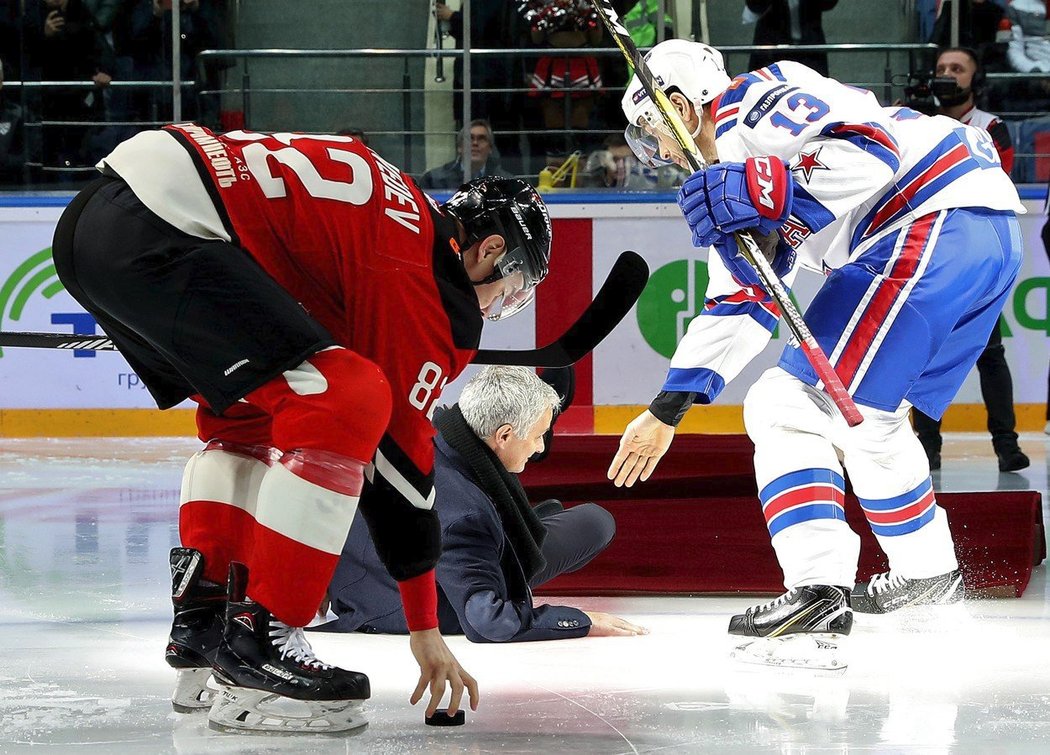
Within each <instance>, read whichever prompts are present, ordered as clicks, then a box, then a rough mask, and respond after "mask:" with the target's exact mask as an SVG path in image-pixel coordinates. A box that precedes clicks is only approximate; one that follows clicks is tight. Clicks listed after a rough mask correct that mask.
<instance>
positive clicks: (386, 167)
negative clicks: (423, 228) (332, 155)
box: [372, 152, 419, 233]
mask: <svg viewBox="0 0 1050 755" xmlns="http://www.w3.org/2000/svg"><path fill="white" fill-rule="evenodd" d="M372 156H373V158H374V159H375V161H376V167H377V168H379V175H380V176H381V177H382V179H383V198H384V199H385V200H386V202H384V206H383V212H384V213H385V214H386V216H387V217H388V218H391V219H393V220H396V221H397V222H398V223H400V224H401V225H403V226H404V227H405V228H407V229H409V230H410V231H412V232H413V233H419V205H418V204H416V200H415V197H413V196H412V190H411V189H409V188H408V184H406V183H405V179H404V176H402V175H401V171H400V170H398V169H397V168H395V167H394V166H393V165H391V164H390V163H388V162H387V161H386V160H384V159H383V158H382V157H380V156H379V155H377V154H376V153H375V152H373V153H372ZM391 200H393V201H391ZM395 205H404V206H406V207H409V208H411V209H401V207H400V206H395Z"/></svg>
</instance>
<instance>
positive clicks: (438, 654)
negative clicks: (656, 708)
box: [409, 629, 481, 716]
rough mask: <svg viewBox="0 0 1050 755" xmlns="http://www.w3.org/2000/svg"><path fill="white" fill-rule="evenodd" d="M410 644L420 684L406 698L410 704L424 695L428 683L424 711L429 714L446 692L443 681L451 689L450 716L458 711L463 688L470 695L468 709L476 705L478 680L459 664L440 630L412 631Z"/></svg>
mask: <svg viewBox="0 0 1050 755" xmlns="http://www.w3.org/2000/svg"><path fill="white" fill-rule="evenodd" d="M409 645H410V646H411V648H412V655H414V656H415V657H416V663H418V664H419V684H417V685H416V689H415V691H414V692H413V693H412V697H411V698H410V700H409V702H411V703H412V704H413V705H415V704H416V703H418V702H419V701H420V700H421V699H423V695H424V693H425V692H426V690H427V687H430V702H429V703H428V704H427V710H426V715H427V716H432V715H434V712H435V711H436V710H437V709H438V706H439V705H440V704H441V698H442V697H444V696H445V685H446V684H448V685H449V687H451V690H452V697H451V699H450V700H449V705H448V714H449V715H450V716H454V715H456V713H457V712H458V711H459V706H460V703H461V702H462V700H463V690H464V689H465V690H466V691H467V694H468V695H469V697H470V709H471V710H477V709H478V702H479V701H480V700H481V697H480V695H479V694H478V683H477V682H476V681H474V677H472V676H471V675H470V674H468V673H467V672H466V671H464V670H463V667H462V666H460V665H459V661H457V660H456V656H454V655H452V651H451V650H449V649H448V645H446V644H445V639H444V638H443V637H442V636H441V632H439V631H438V630H437V629H424V630H421V631H416V632H411V633H410V634H409Z"/></svg>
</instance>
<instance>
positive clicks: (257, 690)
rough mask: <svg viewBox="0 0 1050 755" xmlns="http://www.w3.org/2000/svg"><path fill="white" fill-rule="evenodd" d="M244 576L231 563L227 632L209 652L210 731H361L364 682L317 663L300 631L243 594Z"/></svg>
mask: <svg viewBox="0 0 1050 755" xmlns="http://www.w3.org/2000/svg"><path fill="white" fill-rule="evenodd" d="M247 582H248V570H247V568H245V566H244V565H243V564H237V563H234V564H231V565H230V584H229V600H228V603H227V609H226V630H225V632H224V634H223V638H222V642H220V643H219V648H218V650H217V651H216V653H215V660H214V670H215V679H216V681H217V682H218V683H219V688H220V693H219V695H218V696H217V697H216V700H215V704H214V705H212V708H211V712H210V713H209V714H208V720H209V724H210V725H211V727H212V728H216V729H230V730H237V731H245V730H248V731H264V732H284V733H288V732H342V731H348V730H350V729H356V728H358V727H360V726H364V725H365V723H367V722H366V720H365V718H364V715H363V712H362V702H363V701H364V700H367V699H368V698H369V696H370V694H371V692H370V689H369V684H368V677H367V676H365V675H364V674H360V673H357V672H356V671H345V670H343V669H341V668H337V667H335V666H330V665H328V664H326V663H322V662H321V661H319V660H317V658H316V656H314V653H313V650H312V649H311V647H310V643H309V642H307V640H306V636H305V634H304V633H303V630H302V629H301V628H298V627H290V626H288V625H287V624H284V623H282V622H280V621H278V620H277V619H276V618H274V617H273V616H272V615H271V614H270V612H269V611H267V610H266V608H264V607H263V606H261V605H260V604H258V603H255V602H254V601H252V600H251V599H249V598H247V597H246V596H245V587H246V585H247Z"/></svg>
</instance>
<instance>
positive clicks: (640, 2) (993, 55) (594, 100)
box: [0, 0, 1050, 189]
mask: <svg viewBox="0 0 1050 755" xmlns="http://www.w3.org/2000/svg"><path fill="white" fill-rule="evenodd" d="M175 1H176V2H178V4H179V10H180V13H179V24H180V38H181V58H180V62H179V67H180V72H179V73H180V76H181V77H182V79H183V80H187V81H194V82H195V88H194V89H193V90H189V89H187V90H185V91H184V96H183V98H182V118H183V119H184V120H196V121H199V122H202V123H204V124H205V125H208V126H211V127H215V128H219V127H221V123H220V115H219V105H218V103H219V99H218V97H215V96H211V97H198V96H197V93H198V92H200V91H202V90H207V91H215V90H218V89H221V81H222V69H221V68H220V67H219V65H218V64H214V63H211V64H209V65H207V66H199V65H198V62H199V61H198V60H197V53H198V52H200V51H201V50H203V49H206V48H222V47H232V46H233V44H232V38H231V32H230V25H229V23H228V13H227V10H228V9H227V0H175ZM953 2H956V3H959V4H960V8H959V11H960V19H961V22H960V25H959V34H960V40H961V44H963V45H966V46H969V47H972V48H974V49H975V50H976V51H977V53H978V56H979V57H980V58H981V60H982V63H983V68H984V70H986V71H989V72H998V71H1016V72H1023V73H1028V74H1033V75H1034V77H1033V78H1030V79H1026V80H1021V81H1014V80H1011V81H1009V82H998V83H997V84H996V85H995V86H986V87H985V88H984V91H983V92H982V95H981V97H982V98H981V103H980V104H982V105H983V106H984V107H985V108H986V109H988V110H990V111H993V112H1005V113H1007V114H1008V115H1007V116H1006V118H1007V120H1008V121H1009V120H1010V115H1009V114H1010V113H1017V114H1019V117H1018V118H1016V119H1015V121H1014V122H1013V123H1011V124H1010V125H1011V128H1012V131H1013V133H1014V134H1015V137H1018V138H1017V139H1016V140H1017V141H1019V142H1026V140H1027V141H1033V140H1035V139H1038V138H1040V137H1039V134H1042V132H1043V131H1046V133H1047V135H1050V128H1046V129H1043V128H1042V127H1041V126H1040V125H1039V124H1038V123H1036V124H1035V125H1034V126H1032V127H1029V126H1028V125H1026V124H1028V121H1029V120H1031V119H1032V116H1034V115H1037V114H1042V113H1043V112H1045V111H1050V78H1045V79H1044V78H1040V77H1039V76H1040V75H1041V74H1044V73H1046V74H1050V40H1048V39H1047V37H1046V3H1045V2H1044V0H1012V2H1010V3H1009V4H1007V3H1006V0H919V2H917V3H916V8H917V12H918V14H919V15H918V19H917V26H918V29H919V37H920V41H929V42H934V43H936V44H938V45H939V46H945V45H947V44H948V41H949V39H950V34H951V28H950V27H951V24H950V22H949V21H950V17H951V8H952V4H953ZM171 4H172V0H0V185H11V184H19V183H25V184H35V183H49V182H54V181H75V180H82V179H83V178H85V177H86V176H88V175H90V171H91V166H92V165H93V163H94V162H95V161H96V160H97V159H98V158H99V157H101V156H102V155H104V154H106V152H108V151H109V150H110V149H112V148H113V146H114V145H116V144H117V143H119V142H120V141H122V140H123V139H125V138H127V137H129V136H130V135H132V134H133V133H135V132H136V131H138V130H142V129H144V128H152V127H155V126H156V125H159V124H162V123H164V122H166V121H168V120H170V119H171V117H172V107H171V99H172V96H171V95H172V90H171V85H170V84H165V83H162V82H168V81H170V80H171V77H172V70H171V60H172V56H171V37H172V33H171V32H172V30H171V24H172V16H173V14H172V9H171ZM612 4H613V6H614V7H615V8H616V10H617V11H618V12H619V14H620V16H621V18H622V20H623V22H624V24H625V26H626V27H627V28H628V30H629V31H630V32H631V34H632V36H633V37H634V39H635V41H636V43H637V44H638V45H639V47H641V48H643V49H644V48H646V47H648V46H651V45H653V44H655V43H656V41H657V40H658V39H659V38H661V37H663V38H668V37H673V36H675V34H676V31H678V30H676V28H675V24H674V21H673V19H672V17H671V16H670V15H667V14H666V10H667V9H668V8H670V6H671V5H673V4H672V3H670V2H665V3H663V6H664V10H665V15H664V16H663V18H661V17H660V8H661V4H660V3H659V2H658V0H613V3H612ZM837 5H838V2H837V0H746V1H745V3H744V7H743V13H742V18H741V23H743V24H746V25H753V35H752V38H753V42H754V44H756V45H758V44H788V45H791V44H803V45H814V44H818V45H819V44H824V43H825V42H826V38H825V34H824V31H823V17H824V15H825V14H827V13H829V12H835V9H836V6H837ZM433 8H434V15H435V17H436V21H437V22H438V24H439V29H441V30H444V32H445V33H446V34H447V35H448V36H451V38H452V46H454V47H461V46H462V44H463V39H464V24H463V16H462V14H461V13H460V12H459V11H458V10H454V9H453V8H451V7H449V6H447V5H445V4H444V3H443V2H440V1H437V2H435V4H434V6H433ZM612 46H613V45H612V42H611V40H610V39H609V37H608V35H607V33H606V32H605V30H604V28H603V27H602V24H601V23H600V21H599V19H598V17H597V16H596V14H595V12H594V9H593V7H592V6H591V4H590V3H589V2H588V0H513V1H508V0H472V3H471V25H470V47H471V48H472V49H497V50H500V49H506V50H515V51H517V53H518V54H515V55H507V56H498V57H493V56H487V57H484V58H483V59H478V60H476V61H475V64H474V65H473V66H472V69H471V81H470V87H471V97H470V110H469V118H468V120H469V121H471V122H476V121H482V122H484V129H483V130H484V131H485V133H484V134H482V135H481V137H480V138H481V139H482V140H483V141H485V142H487V143H485V144H483V145H481V144H476V145H473V146H472V147H471V152H472V156H471V163H472V168H471V171H470V173H471V174H472V175H484V174H485V173H486V172H488V173H492V171H493V170H494V169H498V171H500V172H503V173H505V174H513V175H519V176H529V177H531V178H532V179H533V180H536V178H537V176H538V174H539V173H540V171H542V170H544V169H546V170H547V171H548V174H556V175H561V174H564V175H565V176H566V178H565V179H564V180H563V181H561V182H560V183H558V182H556V183H555V184H554V185H555V186H569V185H571V186H575V187H577V188H581V187H589V188H627V189H665V188H669V187H672V186H675V185H677V183H678V182H680V180H681V175H680V174H679V173H678V172H677V171H675V170H674V169H670V170H665V171H662V172H655V171H652V170H649V169H645V168H643V167H642V166H640V165H639V164H638V162H637V161H636V160H635V159H634V157H633V155H632V154H631V153H630V150H629V149H628V148H627V147H626V145H625V144H624V143H623V140H622V139H620V138H619V134H620V132H621V130H622V125H621V123H620V121H621V118H622V116H621V114H620V109H619V97H620V93H621V92H622V90H623V87H624V86H625V84H626V82H627V77H628V70H627V66H626V64H625V63H624V61H623V60H622V58H621V57H620V56H618V55H617V56H607V55H591V54H588V53H587V52H586V50H587V49H588V48H594V47H606V48H608V47H612ZM775 58H790V59H795V60H798V61H799V62H802V63H805V64H807V65H809V66H811V67H813V68H815V69H816V70H818V71H821V72H825V73H826V72H828V56H827V55H826V54H825V53H814V52H801V51H800V52H798V53H794V54H791V53H789V54H783V53H780V52H778V53H776V54H773V55H770V54H768V53H755V54H753V55H752V56H751V57H750V60H749V61H748V63H749V67H750V68H752V69H753V68H758V67H761V66H764V65H768V64H769V63H770V62H773V60H774V59H775ZM932 68H933V59H932V56H931V58H930V59H929V60H925V61H920V65H919V69H920V70H931V71H932ZM5 78H6V80H8V81H11V80H24V81H27V82H34V83H35V82H39V83H41V84H42V85H41V86H34V87H31V88H30V87H27V88H25V89H24V90H22V91H17V90H16V91H12V90H11V87H8V88H6V89H5V88H4V85H3V81H4V80H5ZM61 82H64V83H61ZM127 82H142V83H140V84H137V85H132V84H127ZM150 82H157V83H156V84H154V85H151V84H150ZM463 84H464V82H463V70H462V61H461V59H460V57H459V56H456V55H453V82H452V85H453V96H452V98H451V99H452V101H451V106H452V112H451V116H452V119H453V122H454V124H455V128H456V129H463V127H464V122H463V112H464V111H463V104H464V103H463ZM1035 120H1036V121H1038V120H1039V119H1038V118H1036V119H1035ZM291 127H292V128H294V124H293V125H292V126H291ZM1025 128H1027V129H1028V131H1031V132H1032V133H1031V134H1029V133H1028V131H1025V132H1024V133H1022V131H1023V129H1025ZM1020 137H1024V138H1020ZM451 138H452V137H450V142H451ZM1026 143H1027V142H1026ZM1040 144H1042V142H1040ZM450 146H451V144H450ZM1028 146H1029V147H1031V146H1032V145H1028ZM1035 146H1039V145H1035ZM1043 146H1050V145H1045V144H1044V145H1043ZM462 149H463V142H462V139H460V140H458V141H457V145H456V158H455V159H454V160H452V161H451V162H449V163H446V164H444V165H433V164H430V165H426V166H425V168H426V169H429V170H425V169H424V167H423V166H414V169H416V170H418V175H419V176H420V177H421V178H422V180H424V181H425V182H426V184H427V186H428V187H429V188H455V186H457V185H458V183H457V182H458V181H459V180H461V178H462V176H463V175H464V170H463V162H462ZM479 149H483V150H484V151H485V156H484V159H483V160H481V161H480V163H479V161H478V150H479ZM1018 151H1019V152H1023V151H1024V150H1018ZM1032 151H1038V150H1033V149H1028V152H1029V153H1030V152H1032ZM1043 162H1046V163H1047V165H1046V166H1043ZM486 163H488V167H486V165H485V164H486ZM493 166H496V168H494V167H493ZM562 167H565V168H566V170H562V171H561V174H559V173H558V171H559V168H562ZM1037 167H1038V170H1037ZM1043 167H1047V168H1050V161H1041V162H1039V163H1038V166H1037V165H1036V161H1033V160H1031V159H1029V160H1019V161H1018V165H1017V168H1016V169H1015V171H1014V177H1015V179H1016V180H1019V181H1036V180H1046V178H1047V176H1046V175H1044V173H1046V172H1048V171H1046V170H1043ZM568 168H571V170H568ZM410 169H413V166H410Z"/></svg>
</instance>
